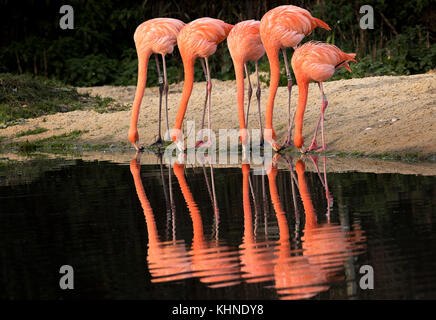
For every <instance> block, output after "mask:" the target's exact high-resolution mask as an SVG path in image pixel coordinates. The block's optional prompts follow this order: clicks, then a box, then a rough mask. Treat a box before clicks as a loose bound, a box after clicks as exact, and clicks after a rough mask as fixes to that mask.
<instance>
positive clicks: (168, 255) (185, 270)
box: [130, 157, 192, 282]
mask: <svg viewBox="0 0 436 320" xmlns="http://www.w3.org/2000/svg"><path fill="white" fill-rule="evenodd" d="M130 172H131V174H132V177H133V181H134V183H135V189H136V193H137V195H138V198H139V201H140V203H141V206H142V209H143V210H144V216H145V221H146V224H147V233H148V254H147V262H148V268H149V270H150V273H151V276H152V280H151V281H152V282H165V281H175V280H181V279H186V278H189V277H191V276H192V275H191V264H192V263H191V260H190V258H189V255H188V253H187V251H186V246H185V243H184V241H183V240H178V241H176V240H175V238H174V239H173V241H168V242H162V241H160V240H159V234H158V231H157V226H156V221H155V219H154V214H153V210H152V208H151V205H150V202H149V201H148V198H147V196H146V194H145V190H144V186H143V184H142V180H141V163H140V159H139V158H137V157H135V158H134V159H133V160H132V161H131V162H130ZM170 188H171V186H170Z"/></svg>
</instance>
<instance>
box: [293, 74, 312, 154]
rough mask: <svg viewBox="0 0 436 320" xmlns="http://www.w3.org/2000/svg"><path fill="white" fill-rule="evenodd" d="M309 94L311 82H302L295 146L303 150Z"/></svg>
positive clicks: (299, 84) (300, 84)
mask: <svg viewBox="0 0 436 320" xmlns="http://www.w3.org/2000/svg"><path fill="white" fill-rule="evenodd" d="M308 92H309V82H308V81H300V82H299V83H298V105H297V112H296V114H295V134H294V144H295V146H296V147H297V148H301V147H302V146H303V143H304V140H303V121H304V111H305V110H306V104H307V94H308Z"/></svg>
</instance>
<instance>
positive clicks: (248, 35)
mask: <svg viewBox="0 0 436 320" xmlns="http://www.w3.org/2000/svg"><path fill="white" fill-rule="evenodd" d="M259 27H260V21H256V20H247V21H242V22H239V23H238V24H236V25H235V26H234V27H233V29H232V30H231V31H230V33H229V36H228V37H227V46H228V48H229V51H230V55H231V57H232V60H233V66H234V68H235V75H236V85H237V100H238V110H239V127H240V129H241V133H240V136H241V142H242V145H243V146H245V144H246V143H247V136H248V135H247V132H246V131H245V130H244V129H246V128H247V124H246V123H245V115H244V66H245V64H246V63H247V62H248V61H255V62H256V70H257V61H258V60H259V59H260V58H261V57H262V56H263V55H264V54H265V48H264V47H263V44H262V40H261V38H260V33H259ZM247 78H248V75H247ZM249 85H250V86H249V90H251V84H250V83H249ZM259 89H260V88H259ZM249 95H250V96H249V99H250V97H251V91H250V93H249ZM259 95H260V92H259ZM247 113H248V112H247ZM259 116H260V115H259Z"/></svg>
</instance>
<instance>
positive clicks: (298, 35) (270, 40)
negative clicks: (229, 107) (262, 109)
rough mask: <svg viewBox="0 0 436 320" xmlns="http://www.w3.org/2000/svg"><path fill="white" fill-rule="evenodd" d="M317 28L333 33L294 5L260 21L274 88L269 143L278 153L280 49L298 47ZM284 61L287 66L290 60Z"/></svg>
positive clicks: (270, 101)
mask: <svg viewBox="0 0 436 320" xmlns="http://www.w3.org/2000/svg"><path fill="white" fill-rule="evenodd" d="M316 27H321V28H324V29H326V30H330V27H329V26H328V25H327V24H326V23H325V22H323V21H321V20H320V19H317V18H315V17H312V15H311V14H310V12H309V11H307V10H306V9H303V8H300V7H297V6H293V5H283V6H279V7H276V8H274V9H272V10H270V11H268V12H267V13H266V14H265V15H264V16H263V17H262V19H261V21H260V36H261V38H262V42H263V45H264V46H265V51H266V54H267V56H268V60H269V64H270V70H271V78H270V87H269V93H268V101H267V105H266V114H265V129H266V130H265V140H267V141H268V142H269V143H270V144H271V145H272V147H273V148H274V149H275V150H276V151H277V150H279V149H280V148H281V147H280V145H279V144H278V143H277V142H276V141H275V132H274V129H273V124H272V119H273V110H274V100H275V96H276V93H277V88H278V86H279V78H280V63H279V56H278V54H279V50H280V49H282V50H284V48H286V47H292V48H296V46H297V45H298V44H299V43H300V42H301V40H302V39H303V38H304V37H305V36H307V35H309V34H310V33H311V32H312V31H313V29H315V28H316ZM283 53H284V51H283ZM284 58H285V61H286V67H287V60H286V57H284ZM287 68H288V67H287ZM288 77H289V84H288V90H289V96H290V91H291V89H292V83H291V78H290V75H289V74H288ZM289 104H290V100H289Z"/></svg>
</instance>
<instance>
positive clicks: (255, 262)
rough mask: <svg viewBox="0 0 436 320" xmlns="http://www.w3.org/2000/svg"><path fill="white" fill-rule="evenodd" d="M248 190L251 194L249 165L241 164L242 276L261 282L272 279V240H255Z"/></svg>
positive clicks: (247, 279)
mask: <svg viewBox="0 0 436 320" xmlns="http://www.w3.org/2000/svg"><path fill="white" fill-rule="evenodd" d="M250 191H251V194H252V195H253V200H254V192H253V190H252V186H251V183H250V165H249V164H243V165H242V193H243V196H242V197H243V198H242V199H243V201H242V202H243V209H244V237H243V239H242V244H241V245H240V246H239V250H240V256H241V271H242V272H244V274H243V275H242V277H243V278H244V279H245V281H246V282H249V283H253V282H262V281H269V280H273V276H272V275H273V269H274V266H273V264H272V261H273V260H274V258H275V255H274V242H273V241H264V242H257V241H256V233H255V231H254V228H253V217H252V213H251V202H250Z"/></svg>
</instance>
